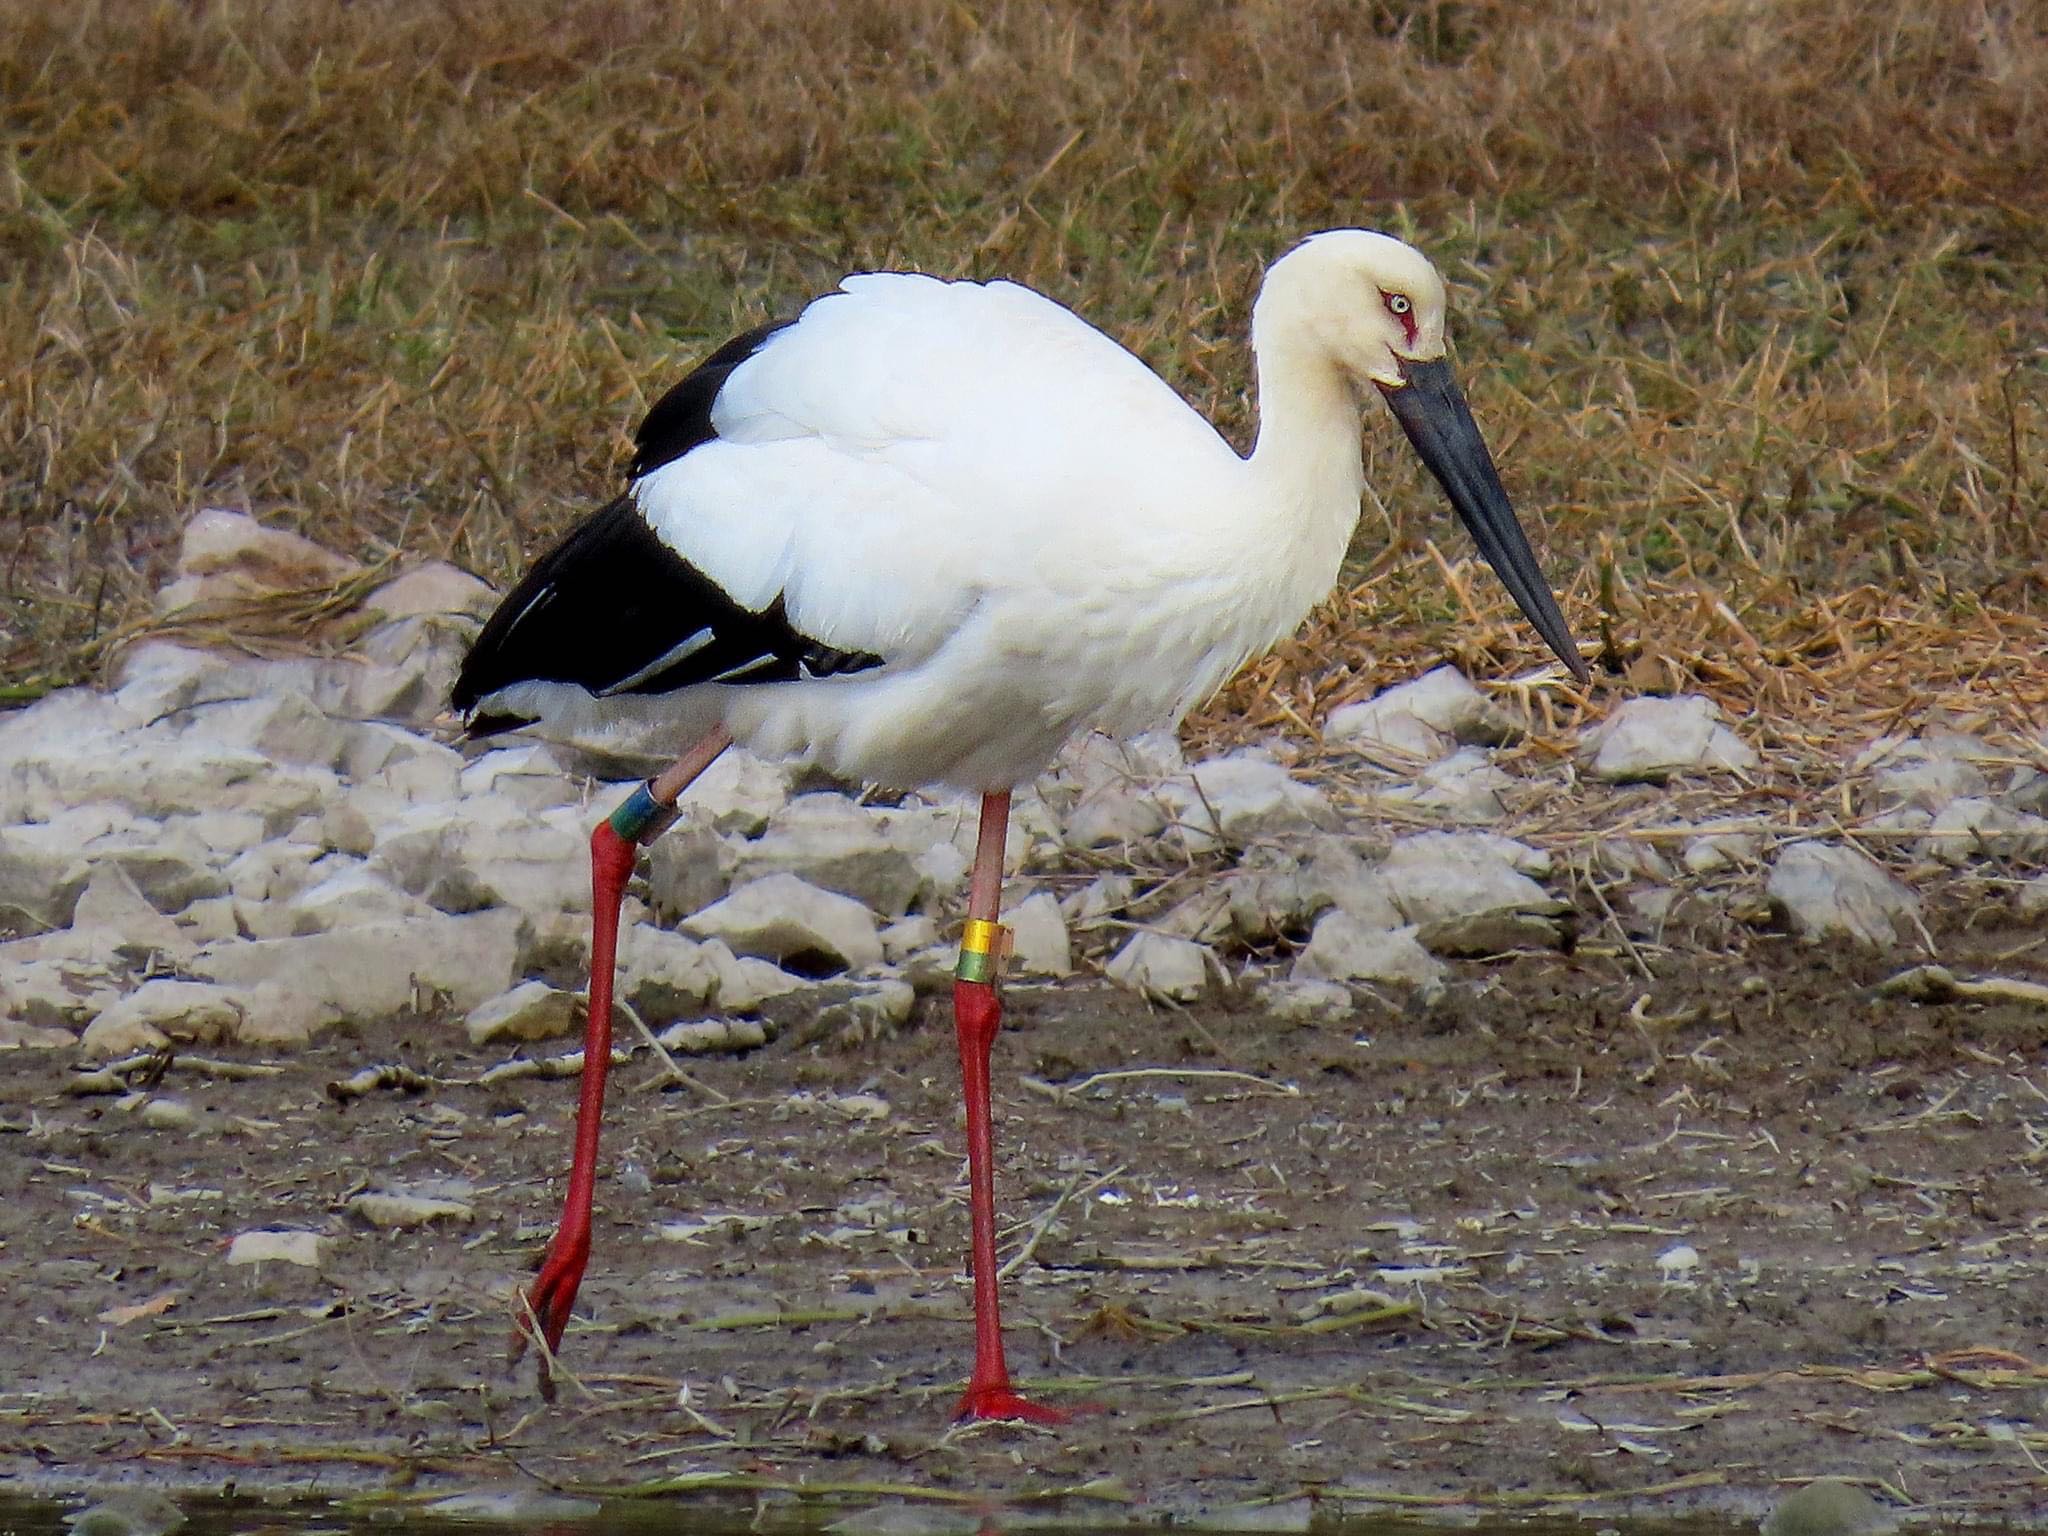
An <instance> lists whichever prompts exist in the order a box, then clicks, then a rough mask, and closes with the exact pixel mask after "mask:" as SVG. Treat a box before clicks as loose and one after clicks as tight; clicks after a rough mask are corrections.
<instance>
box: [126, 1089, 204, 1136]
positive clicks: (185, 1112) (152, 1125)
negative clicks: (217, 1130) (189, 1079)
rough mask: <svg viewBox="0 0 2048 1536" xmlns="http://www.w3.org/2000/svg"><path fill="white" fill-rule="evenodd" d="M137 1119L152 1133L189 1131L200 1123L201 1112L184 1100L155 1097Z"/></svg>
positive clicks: (139, 1113) (141, 1110)
mask: <svg viewBox="0 0 2048 1536" xmlns="http://www.w3.org/2000/svg"><path fill="white" fill-rule="evenodd" d="M135 1118H136V1119H138V1120H140V1121H141V1122H142V1123H143V1124H144V1125H145V1126H147V1127H148V1128H149V1129H150V1130H152V1131H189V1130H191V1129H192V1128H193V1127H194V1126H195V1125H197V1124H198V1123H199V1112H198V1111H197V1110H195V1109H194V1108H193V1107H192V1106H191V1105H190V1104H188V1103H186V1102H185V1101H184V1100H183V1099H166V1098H154V1097H153V1098H151V1099H149V1100H148V1101H147V1102H145V1103H144V1104H143V1106H142V1108H141V1109H139V1110H137V1111H136V1115H135Z"/></svg>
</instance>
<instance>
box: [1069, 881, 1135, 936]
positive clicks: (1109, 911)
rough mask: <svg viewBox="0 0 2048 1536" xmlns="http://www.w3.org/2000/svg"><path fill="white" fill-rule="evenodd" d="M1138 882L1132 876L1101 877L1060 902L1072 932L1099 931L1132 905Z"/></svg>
mask: <svg viewBox="0 0 2048 1536" xmlns="http://www.w3.org/2000/svg"><path fill="white" fill-rule="evenodd" d="M1136 891H1137V882H1136V881H1134V880H1132V879H1131V877H1130V876H1129V875H1098V876H1096V878H1095V879H1093V880H1090V881H1089V882H1088V883H1087V884H1086V885H1084V886H1082V887H1081V889H1080V890H1078V891H1075V892H1074V893H1073V894H1072V895H1070V896H1068V897H1067V898H1066V900H1064V901H1062V902H1061V903H1060V910H1061V911H1062V912H1064V913H1065V914H1066V918H1067V925H1068V927H1069V928H1070V929H1074V930H1078V929H1086V928H1099V927H1101V926H1102V925H1103V924H1105V923H1107V922H1109V921H1110V920H1112V919H1113V918H1116V917H1120V916H1121V915H1122V914H1123V912H1124V910H1125V909H1126V908H1128V907H1129V906H1130V904H1131V898H1132V896H1133V895H1134V894H1135V893H1136Z"/></svg>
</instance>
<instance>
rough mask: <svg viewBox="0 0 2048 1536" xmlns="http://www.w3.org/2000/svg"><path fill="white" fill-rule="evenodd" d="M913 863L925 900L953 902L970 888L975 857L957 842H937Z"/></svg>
mask: <svg viewBox="0 0 2048 1536" xmlns="http://www.w3.org/2000/svg"><path fill="white" fill-rule="evenodd" d="M911 862H912V864H913V865H914V866H915V867H916V869H917V879H918V899H919V900H921V901H947V900H950V899H951V898H952V897H953V896H955V895H957V894H958V893H959V892H960V891H962V890H964V889H966V886H967V872H968V871H969V870H970V869H972V868H973V867H974V860H973V858H972V857H971V856H969V855H968V854H966V853H964V852H962V851H961V849H960V848H959V847H958V846H956V845H955V844H953V843H935V844H933V845H932V846H931V847H929V848H927V849H926V850H925V851H924V852H923V853H921V854H919V855H918V856H917V857H916V858H915V859H914V860H912V861H911ZM1005 863H1006V867H1007V860H1006V861H1005Z"/></svg>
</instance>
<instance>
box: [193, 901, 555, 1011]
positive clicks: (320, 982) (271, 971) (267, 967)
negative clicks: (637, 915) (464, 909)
mask: <svg viewBox="0 0 2048 1536" xmlns="http://www.w3.org/2000/svg"><path fill="white" fill-rule="evenodd" d="M522 921H523V920H522V918H521V917H520V914H519V913H517V912H514V911H510V910H498V911H492V912H476V913H471V914H468V915H466V916H461V917H451V916H448V915H446V914H444V913H438V912H437V913H431V914H428V915H427V916H425V917H422V918H416V919H413V920H411V921H406V922H378V923H365V924H363V925H362V926H361V927H357V928H344V929H337V930H335V931H334V932H331V933H316V934H307V935H304V936H296V937H290V938H275V939H239V940H237V939H229V940H223V941H221V942H219V943H214V944H208V945H206V946H205V947H204V948H203V949H201V950H200V951H199V952H198V953H197V954H196V955H194V956H193V957H192V959H191V960H190V962H188V966H189V969H190V970H191V972H192V974H193V975H195V976H200V977H203V978H205V979H206V980H209V981H216V982H219V983H221V984H222V985H224V986H231V987H255V986H259V985H262V984H263V983H266V982H269V983H275V984H277V985H278V986H281V987H284V988H287V989H289V990H291V991H293V992H296V993H297V994H298V995H299V996H300V997H302V998H303V999H305V1000H306V1001H308V1002H309V1003H312V1004H317V1005H325V1006H326V1007H328V1008H331V1009H333V1010H334V1011H335V1012H337V1013H338V1015H339V1016H340V1017H342V1018H349V1019H356V1020H367V1019H380V1018H389V1017H390V1016H392V1015H393V1014H396V1013H399V1012H401V1011H402V1010H404V1009H406V1008H409V1007H412V1006H414V1005H415V1004H418V1003H423V1002H426V1001H429V1000H430V999H431V996H432V995H433V994H435V993H440V994H445V995H446V997H447V999H448V1001H449V1004H450V1006H452V1007H455V1008H459V1009H461V1010H462V1011H463V1012H464V1013H467V1012H468V1011H469V1010H470V1009H472V1008H474V1007H476V1006H477V1005H478V1004H479V1003H481V1002H483V1001H484V1000H485V999H486V998H490V997H495V996H497V995H498V994H499V993H501V992H507V991H510V990H511V987H512V983H513V980H514V976H513V967H514V965H515V964H516V963H517V960H518V955H519V931H520V927H521V924H522Z"/></svg>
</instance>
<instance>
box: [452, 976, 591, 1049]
mask: <svg viewBox="0 0 2048 1536" xmlns="http://www.w3.org/2000/svg"><path fill="white" fill-rule="evenodd" d="M579 1001H580V999H579V998H578V997H577V996H576V994H575V993H573V992H562V991H558V990H557V989H556V988H554V987H551V986H549V985H548V984H547V983H546V982H544V981H522V982H521V983H520V984H519V985H518V986H516V987H514V988H513V989H512V990H511V991H509V992H501V993H500V994H498V996H496V997H492V998H486V999H485V1000H484V1001H483V1002H481V1003H478V1004H477V1005H476V1006H475V1007H474V1008H472V1009H470V1010H469V1014H468V1016H467V1017H465V1018H464V1019H463V1021H462V1027H463V1028H464V1029H466V1030H467V1031H468V1032H469V1039H470V1043H471V1044H472V1045H488V1044H490V1043H491V1042H492V1041H495V1040H552V1039H553V1038H554V1037H555V1036H557V1035H566V1034H569V1033H571V1032H572V1031H573V1030H574V1029H575V1027H576V1005H577V1003H578V1002H579Z"/></svg>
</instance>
